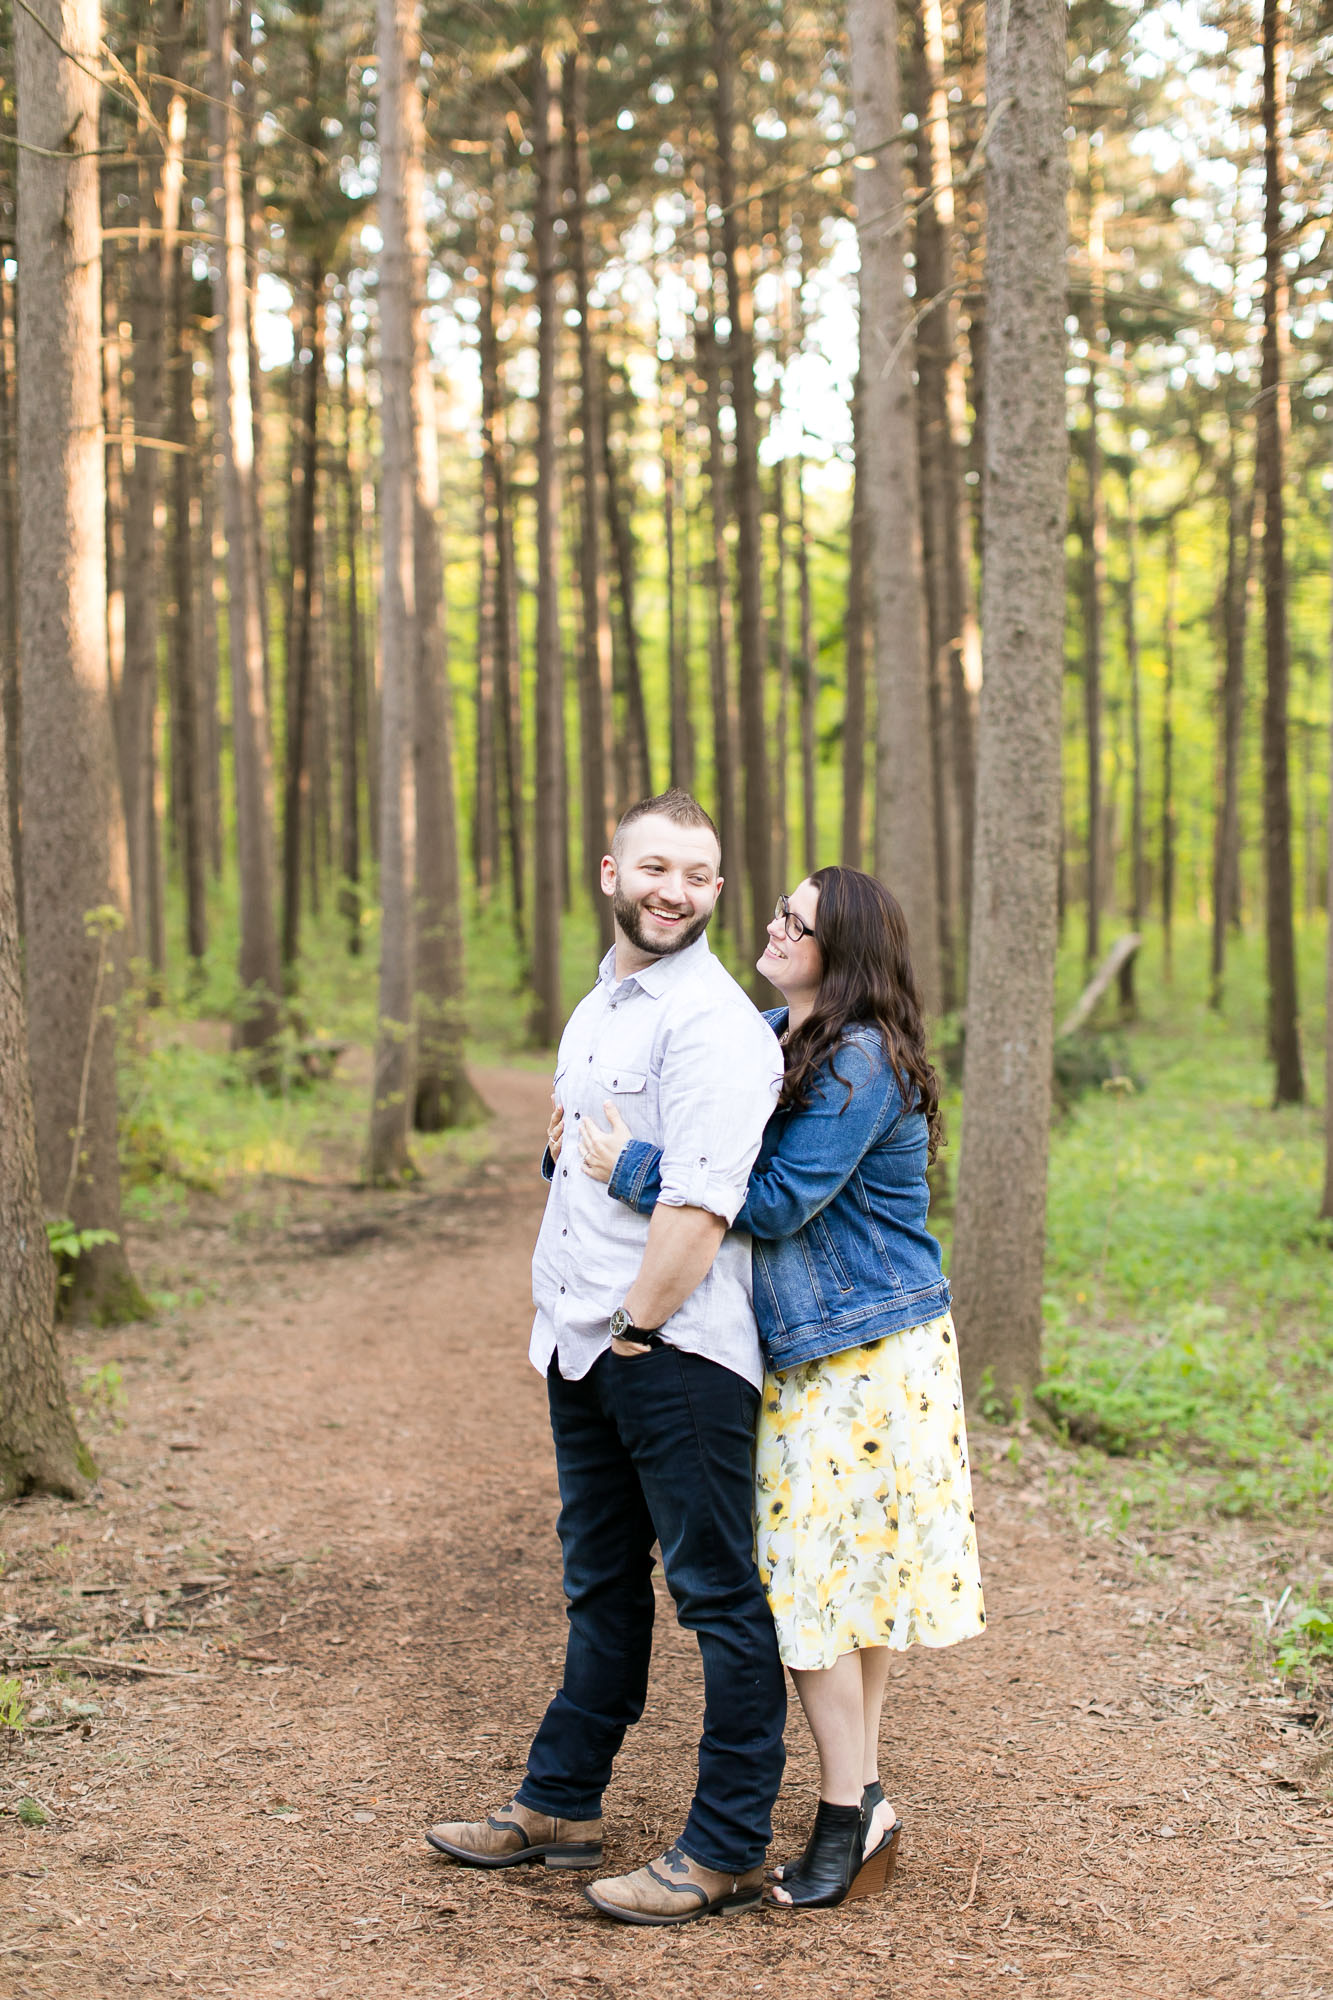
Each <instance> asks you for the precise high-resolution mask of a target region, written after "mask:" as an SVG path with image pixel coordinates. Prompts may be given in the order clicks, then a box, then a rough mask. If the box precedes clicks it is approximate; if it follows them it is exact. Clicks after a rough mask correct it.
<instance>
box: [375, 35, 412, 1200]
mask: <svg viewBox="0 0 1333 2000" xmlns="http://www.w3.org/2000/svg"><path fill="white" fill-rule="evenodd" d="M417 20H418V13H417V0H377V5H376V13H375V60H376V66H377V68H378V70H379V86H380V99H379V139H380V185H379V224H380V233H381V235H382V238H383V245H384V247H383V250H382V252H381V255H380V284H379V291H380V445H381V453H382V461H381V472H380V490H379V515H380V548H381V572H382V580H381V586H380V648H381V668H380V671H381V684H380V723H379V739H380V784H379V811H380V839H379V849H380V857H379V858H380V907H381V912H382V915H381V924H380V976H379V1010H378V1011H379V1020H378V1028H377V1032H376V1038H375V1073H374V1079H373V1082H372V1085H371V1104H370V1134H369V1141H368V1145H367V1150H366V1177H367V1179H368V1180H371V1181H376V1182H386V1181H396V1180H400V1179H402V1177H403V1176H404V1175H405V1174H410V1172H411V1171H412V1163H411V1159H410V1157H409V1154H408V1132H409V1127H410V1124H411V1119H412V1109H413V1104H414V1097H415V1093H414V1084H413V1076H414V1053H415V1051H414V1048H413V1034H412V997H413V994H414V992H415V990H416V982H415V970H416V966H415V958H416V952H415V923H414V908H413V884H414V881H415V876H416V867H415V857H414V848H415V842H416V799H415V784H414V766H413V756H412V747H413V737H414V728H415V715H414V706H415V704H414V699H413V697H414V692H415V668H416V651H417V645H418V635H417V598H416V589H417V576H416V563H415V534H414V509H415V500H416V494H415V480H414V478H413V466H412V459H413V441H414V426H413V409H412V404H413V361H414V351H413V348H414V342H413V333H414V307H413V296H412V295H413V277H414V272H413V260H412V244H411V241H410V238H409V233H408V229H409V224H408V177H409V175H410V174H411V172H412V124H411V122H410V121H411V118H412V111H411V99H412V97H413V95H414V93H415V90H416V67H417V55H418V50H419V42H418V33H417Z"/></svg>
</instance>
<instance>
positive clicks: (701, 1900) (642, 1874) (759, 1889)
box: [583, 1847, 764, 1924]
mask: <svg viewBox="0 0 1333 2000" xmlns="http://www.w3.org/2000/svg"><path fill="white" fill-rule="evenodd" d="M763 1886H764V1869H763V1864H762V1862H761V1863H760V1865H759V1866H758V1867H757V1868H748V1869H747V1870H746V1871H745V1873H744V1874H743V1875H730V1874H722V1873H719V1871H718V1870H717V1869H716V1868H705V1867H703V1866H702V1865H701V1864H700V1863H699V1862H698V1861H692V1860H691V1859H690V1857H689V1855H688V1854H682V1853H681V1851H680V1849H679V1847H669V1848H668V1849H667V1851H666V1853H665V1854H663V1855H661V1856H659V1858H658V1859H657V1860H656V1861H649V1862H648V1863H647V1864H646V1865H645V1866H644V1867H642V1868H636V1869H635V1870H634V1872H633V1874H631V1875H608V1876H606V1877H605V1878H604V1879H603V1880H602V1881H600V1882H592V1883H590V1884H589V1885H588V1887H587V1888H586V1889H585V1890H584V1892H583V1893H584V1895H585V1896H586V1897H587V1898H588V1901H589V1902H590V1903H591V1904H592V1906H593V1908H594V1909H596V1910H600V1911H601V1913H602V1915H603V1916H604V1917H614V1918H615V1919H616V1921H617V1922H618V1923H622V1924H689V1923H693V1922H694V1919H695V1918H696V1917H708V1916H712V1915H713V1913H714V1912H715V1911H716V1912H717V1913H718V1914H720V1915H723V1916H735V1915H736V1914H737V1913H738V1912H740V1911H741V1910H755V1909H758V1907H759V1899H760V1896H761V1895H762V1893H763Z"/></svg>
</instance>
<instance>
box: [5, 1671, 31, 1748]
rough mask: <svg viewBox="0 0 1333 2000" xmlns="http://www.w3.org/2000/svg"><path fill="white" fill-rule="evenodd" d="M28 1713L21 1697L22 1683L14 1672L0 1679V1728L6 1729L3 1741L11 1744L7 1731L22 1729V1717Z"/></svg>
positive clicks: (11, 1737) (10, 1736)
mask: <svg viewBox="0 0 1333 2000" xmlns="http://www.w3.org/2000/svg"><path fill="white" fill-rule="evenodd" d="M27 1713H28V1707H27V1703H26V1702H25V1701H24V1699H23V1683H22V1681H21V1680H19V1679H18V1678H17V1676H16V1675H14V1674H9V1675H7V1676H6V1677H5V1678H4V1679H2V1680H0V1729H3V1730H5V1731H6V1736H5V1742H6V1744H7V1745H8V1744H11V1743H12V1742H13V1736H12V1735H10V1734H9V1733H8V1732H10V1731H15V1732H17V1731H18V1730H20V1729H22V1727H23V1719H24V1717H25V1716H26V1715H27Z"/></svg>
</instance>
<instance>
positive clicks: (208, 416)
mask: <svg viewBox="0 0 1333 2000" xmlns="http://www.w3.org/2000/svg"><path fill="white" fill-rule="evenodd" d="M213 290H214V302H215V303H216V299H217V291H216V287H214V288H213ZM191 324H192V328H193V323H191ZM210 367H211V357H210ZM193 368H194V343H193V339H192V340H191V352H190V370H191V384H193V383H194V376H193ZM215 387H216V385H215V384H213V383H210V384H209V385H208V386H207V387H204V386H202V385H200V386H198V387H197V388H196V387H193V386H192V387H191V390H190V407H191V411H192V414H193V418H194V434H195V437H196V438H197V439H198V441H199V454H198V458H197V460H195V461H192V463H191V475H192V487H191V492H192V497H191V501H190V521H191V525H192V526H194V525H196V524H197V527H198V540H197V543H196V547H197V548H198V551H199V568H200V576H199V581H198V584H197V586H196V589H195V593H194V625H193V632H194V657H195V666H196V671H197V674H198V682H199V751H200V758H201V762H202V769H203V782H202V789H201V795H200V796H201V805H202V810H203V820H204V833H205V837H206V840H207V850H208V865H209V867H210V869H211V870H212V873H213V879H214V880H215V881H217V880H218V879H220V877H221V875H222V861H223V853H222V846H223V842H222V720H221V716H220V715H219V712H218V709H219V703H218V694H219V685H218V684H219V677H220V670H221V659H220V656H219V651H218V588H219V584H220V581H221V557H222V553H223V551H222V548H221V542H220V538H219V535H218V526H217V503H218V497H219V492H220V480H219V476H218V475H219V465H218V454H217V440H216V436H215V431H216V426H215V424H214V409H215V406H216V395H215V394H213V393H210V391H211V390H215Z"/></svg>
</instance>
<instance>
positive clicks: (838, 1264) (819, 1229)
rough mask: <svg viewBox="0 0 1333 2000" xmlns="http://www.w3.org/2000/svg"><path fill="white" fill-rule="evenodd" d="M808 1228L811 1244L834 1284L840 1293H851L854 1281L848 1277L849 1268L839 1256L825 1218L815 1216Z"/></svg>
mask: <svg viewBox="0 0 1333 2000" xmlns="http://www.w3.org/2000/svg"><path fill="white" fill-rule="evenodd" d="M808 1228H809V1231H810V1238H811V1242H812V1243H813V1245H814V1247H815V1249H816V1250H817V1251H818V1253H819V1255H820V1256H821V1257H822V1259H823V1261H824V1263H825V1264H827V1266H828V1268H829V1272H830V1275H831V1276H832V1279H833V1283H834V1284H835V1286H836V1287H837V1289H838V1290H839V1291H840V1292H850V1291H851V1289H852V1281H851V1279H850V1278H849V1277H848V1275H847V1268H846V1266H845V1265H844V1263H843V1261H842V1258H841V1257H840V1256H839V1255H838V1248H837V1245H836V1244H835V1243H834V1241H833V1232H832V1230H831V1229H830V1228H829V1226H828V1224H827V1223H826V1222H825V1220H824V1218H823V1216H822V1215H816V1216H813V1217H812V1218H811V1220H810V1222H809V1224H808Z"/></svg>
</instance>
